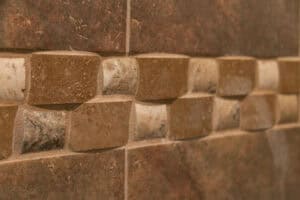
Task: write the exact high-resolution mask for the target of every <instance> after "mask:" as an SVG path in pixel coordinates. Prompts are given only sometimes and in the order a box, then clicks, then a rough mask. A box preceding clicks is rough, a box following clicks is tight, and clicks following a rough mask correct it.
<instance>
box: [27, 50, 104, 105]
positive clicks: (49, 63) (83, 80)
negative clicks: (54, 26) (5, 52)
mask: <svg viewBox="0 0 300 200" xmlns="http://www.w3.org/2000/svg"><path fill="white" fill-rule="evenodd" d="M99 65H100V58H99V56H98V55H97V54H92V53H86V52H76V51H58V52H57V51H53V52H51V51H50V52H38V53H34V54H32V57H31V69H30V75H29V91H28V98H27V101H28V103H29V104H64V103H82V102H85V101H87V100H89V99H91V98H92V97H94V96H95V95H96V92H97V73H98V67H99Z"/></svg>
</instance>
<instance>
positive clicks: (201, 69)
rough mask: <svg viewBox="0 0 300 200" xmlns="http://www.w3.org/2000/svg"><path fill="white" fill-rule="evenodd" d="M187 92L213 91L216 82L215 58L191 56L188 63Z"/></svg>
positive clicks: (215, 87) (216, 66)
mask: <svg viewBox="0 0 300 200" xmlns="http://www.w3.org/2000/svg"><path fill="white" fill-rule="evenodd" d="M188 76H189V77H188V91H189V92H208V93H215V92H216V89H217V83H218V63H217V61H216V60H215V59H208V58H193V59H191V60H190V63H189V74H188Z"/></svg>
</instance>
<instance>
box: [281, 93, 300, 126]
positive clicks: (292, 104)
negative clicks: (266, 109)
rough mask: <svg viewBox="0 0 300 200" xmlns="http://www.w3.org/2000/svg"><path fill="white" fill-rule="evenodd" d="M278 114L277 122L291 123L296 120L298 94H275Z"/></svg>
mask: <svg viewBox="0 0 300 200" xmlns="http://www.w3.org/2000/svg"><path fill="white" fill-rule="evenodd" d="M277 103H278V116H277V122H278V123H279V124H282V123H293V122H297V121H298V96H297V95H282V94H281V95H280V94H279V95H277Z"/></svg>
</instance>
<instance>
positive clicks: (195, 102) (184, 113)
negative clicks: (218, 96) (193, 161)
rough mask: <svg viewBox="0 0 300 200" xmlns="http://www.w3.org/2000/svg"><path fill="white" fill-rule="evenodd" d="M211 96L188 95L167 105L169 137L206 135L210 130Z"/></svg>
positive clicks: (179, 137)
mask: <svg viewBox="0 0 300 200" xmlns="http://www.w3.org/2000/svg"><path fill="white" fill-rule="evenodd" d="M212 112H213V97H212V96H208V95H207V96H204V95H203V96H202V95H189V96H184V97H182V98H179V99H177V100H175V101H174V102H173V103H172V104H171V105H169V106H168V117H169V119H168V121H169V137H170V138H171V139H186V138H194V137H201V136H206V135H208V134H209V133H210V131H211V130H212Z"/></svg>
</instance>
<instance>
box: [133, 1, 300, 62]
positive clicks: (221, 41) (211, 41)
mask: <svg viewBox="0 0 300 200" xmlns="http://www.w3.org/2000/svg"><path fill="white" fill-rule="evenodd" d="M298 5H299V2H298V1H297V0H278V1H274V0H264V1H260V0H252V1H243V0H231V1H223V0H191V1H186V0H178V1H175V0H168V1H166V0H153V1H148V0H132V1H131V6H132V7H131V42H130V45H131V46H130V47H131V51H132V52H157V51H163V52H176V53H186V54H193V55H195V54H197V55H224V54H226V55H228V54H231V55H232V54H234V55H237V54H238V55H253V56H259V57H260V56H261V57H269V56H279V55H297V53H298V21H299V20H298V7H299V6H298Z"/></svg>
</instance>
